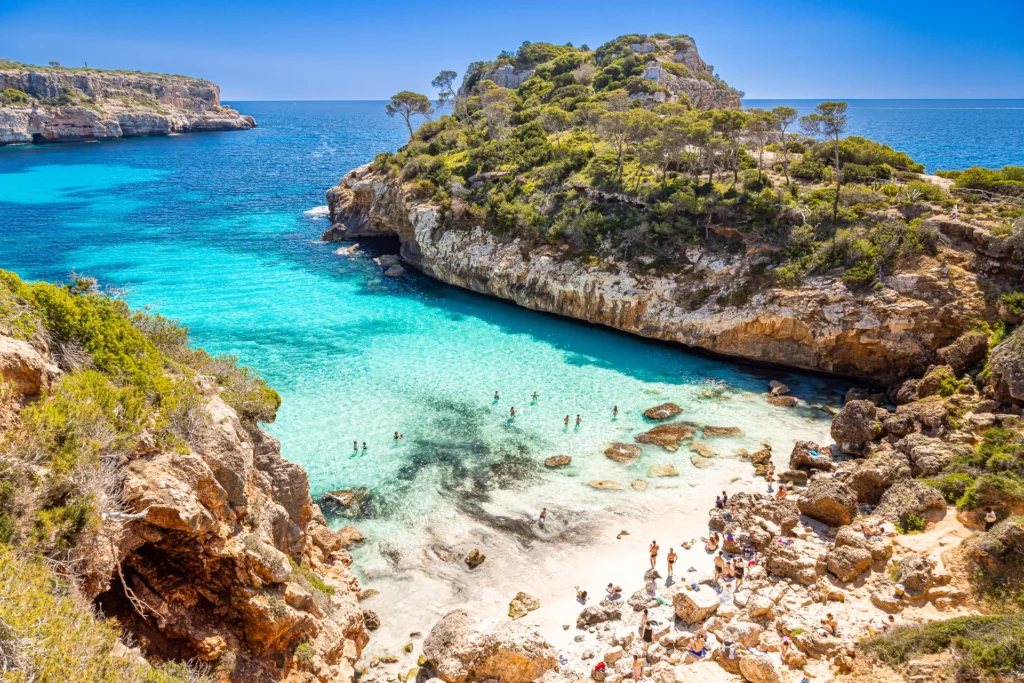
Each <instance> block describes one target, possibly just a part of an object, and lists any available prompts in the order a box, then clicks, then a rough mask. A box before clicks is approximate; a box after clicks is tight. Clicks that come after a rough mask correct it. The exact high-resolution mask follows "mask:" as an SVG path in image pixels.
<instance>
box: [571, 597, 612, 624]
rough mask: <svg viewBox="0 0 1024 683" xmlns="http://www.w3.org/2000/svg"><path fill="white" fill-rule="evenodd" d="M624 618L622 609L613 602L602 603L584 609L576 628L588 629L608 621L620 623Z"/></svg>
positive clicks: (578, 618)
mask: <svg viewBox="0 0 1024 683" xmlns="http://www.w3.org/2000/svg"><path fill="white" fill-rule="evenodd" d="M621 618H622V607H621V606H620V605H618V604H616V603H613V602H601V603H598V604H596V605H590V606H588V607H584V608H583V611H581V612H580V614H579V616H578V617H577V618H576V626H577V627H579V628H587V627H588V626H593V625H594V624H601V623H604V622H606V621H618V620H619V619H621Z"/></svg>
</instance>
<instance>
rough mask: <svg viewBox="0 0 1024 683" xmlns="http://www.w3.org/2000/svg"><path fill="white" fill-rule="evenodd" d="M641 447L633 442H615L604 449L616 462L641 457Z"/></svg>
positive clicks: (627, 461)
mask: <svg viewBox="0 0 1024 683" xmlns="http://www.w3.org/2000/svg"><path fill="white" fill-rule="evenodd" d="M640 453H641V451H640V447H639V446H634V445H633V444H631V443H618V442H616V443H613V444H611V445H610V446H608V448H606V449H604V454H605V455H606V456H607V457H608V458H611V459H612V460H614V461H615V462H621V463H631V462H633V461H634V460H636V459H637V458H639V457H640Z"/></svg>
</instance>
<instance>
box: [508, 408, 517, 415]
mask: <svg viewBox="0 0 1024 683" xmlns="http://www.w3.org/2000/svg"><path fill="white" fill-rule="evenodd" d="M508 415H509V417H515V416H516V407H515V406H512V407H511V408H509V409H508Z"/></svg>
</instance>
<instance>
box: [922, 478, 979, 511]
mask: <svg viewBox="0 0 1024 683" xmlns="http://www.w3.org/2000/svg"><path fill="white" fill-rule="evenodd" d="M927 484H928V485H929V486H931V487H932V488H935V489H938V491H939V492H940V493H942V497H943V498H945V499H946V502H947V503H949V504H950V505H955V504H956V502H957V501H958V500H960V498H962V497H963V495H964V493H965V492H966V491H967V488H968V487H969V486H971V485H973V484H974V477H972V476H971V475H969V474H964V473H963V472H951V473H950V474H946V475H943V476H940V477H937V478H935V479H929V480H928V481H927Z"/></svg>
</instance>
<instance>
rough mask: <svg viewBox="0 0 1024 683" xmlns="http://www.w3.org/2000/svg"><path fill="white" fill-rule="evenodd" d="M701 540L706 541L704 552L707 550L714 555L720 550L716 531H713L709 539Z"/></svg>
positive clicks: (702, 538) (701, 538)
mask: <svg viewBox="0 0 1024 683" xmlns="http://www.w3.org/2000/svg"><path fill="white" fill-rule="evenodd" d="M700 540H702V541H704V550H706V551H707V552H709V553H713V552H715V551H716V550H718V534H716V533H715V532H714V531H712V532H711V535H710V536H708V537H707V538H704V537H703V536H701V537H700Z"/></svg>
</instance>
